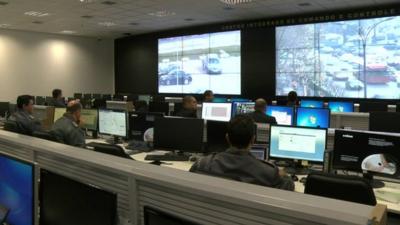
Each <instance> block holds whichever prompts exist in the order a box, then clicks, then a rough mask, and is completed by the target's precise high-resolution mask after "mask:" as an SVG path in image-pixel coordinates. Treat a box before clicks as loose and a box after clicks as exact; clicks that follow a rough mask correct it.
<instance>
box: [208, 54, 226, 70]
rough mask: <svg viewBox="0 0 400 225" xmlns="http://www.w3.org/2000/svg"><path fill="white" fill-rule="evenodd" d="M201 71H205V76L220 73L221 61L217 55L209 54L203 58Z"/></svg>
mask: <svg viewBox="0 0 400 225" xmlns="http://www.w3.org/2000/svg"><path fill="white" fill-rule="evenodd" d="M203 70H204V71H206V73H207V74H221V73H222V66H221V60H220V59H219V57H218V55H217V54H209V55H208V56H207V57H204V59H203Z"/></svg>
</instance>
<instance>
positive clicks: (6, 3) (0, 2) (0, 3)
mask: <svg viewBox="0 0 400 225" xmlns="http://www.w3.org/2000/svg"><path fill="white" fill-rule="evenodd" d="M5 5H8V2H3V1H0V6H5Z"/></svg>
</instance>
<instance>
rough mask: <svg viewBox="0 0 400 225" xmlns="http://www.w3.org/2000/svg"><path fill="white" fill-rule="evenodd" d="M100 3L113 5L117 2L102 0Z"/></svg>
mask: <svg viewBox="0 0 400 225" xmlns="http://www.w3.org/2000/svg"><path fill="white" fill-rule="evenodd" d="M101 4H103V5H115V4H117V3H116V2H113V1H104V2H102V3H101Z"/></svg>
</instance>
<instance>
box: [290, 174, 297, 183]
mask: <svg viewBox="0 0 400 225" xmlns="http://www.w3.org/2000/svg"><path fill="white" fill-rule="evenodd" d="M291 178H292V180H293V181H295V182H296V181H298V180H299V178H298V177H297V176H296V175H294V174H293V175H292V176H291Z"/></svg>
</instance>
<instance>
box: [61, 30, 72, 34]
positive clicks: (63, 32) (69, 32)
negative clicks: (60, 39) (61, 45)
mask: <svg viewBox="0 0 400 225" xmlns="http://www.w3.org/2000/svg"><path fill="white" fill-rule="evenodd" d="M60 33H62V34H76V31H74V30H63V31H61V32H60Z"/></svg>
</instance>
